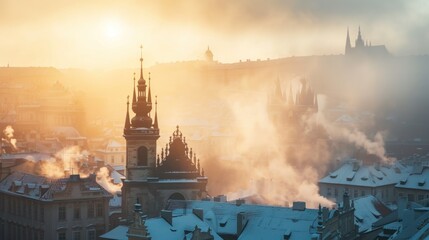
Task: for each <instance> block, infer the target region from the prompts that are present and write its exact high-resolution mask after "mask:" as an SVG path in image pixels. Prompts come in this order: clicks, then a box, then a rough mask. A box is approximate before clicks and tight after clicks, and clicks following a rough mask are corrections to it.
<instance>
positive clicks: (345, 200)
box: [343, 191, 350, 210]
mask: <svg viewBox="0 0 429 240" xmlns="http://www.w3.org/2000/svg"><path fill="white" fill-rule="evenodd" d="M343 209H344V210H348V209H350V197H349V194H348V192H347V191H345V192H344V194H343Z"/></svg>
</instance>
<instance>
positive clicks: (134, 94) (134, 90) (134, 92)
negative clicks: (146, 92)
mask: <svg viewBox="0 0 429 240" xmlns="http://www.w3.org/2000/svg"><path fill="white" fill-rule="evenodd" d="M133 80H134V85H133V106H134V104H135V103H136V102H137V98H136V73H134V78H133Z"/></svg>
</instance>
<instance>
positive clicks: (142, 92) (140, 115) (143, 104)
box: [131, 46, 152, 128]
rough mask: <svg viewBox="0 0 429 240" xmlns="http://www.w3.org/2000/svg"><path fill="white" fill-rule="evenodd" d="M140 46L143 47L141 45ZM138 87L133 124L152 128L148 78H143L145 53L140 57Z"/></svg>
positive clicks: (134, 126)
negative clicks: (148, 100)
mask: <svg viewBox="0 0 429 240" xmlns="http://www.w3.org/2000/svg"><path fill="white" fill-rule="evenodd" d="M140 48H142V47H141V46H140ZM136 87H137V90H135V91H136V92H137V94H136V95H137V96H136V102H135V103H134V102H133V112H134V113H135V114H136V115H135V116H134V117H133V118H132V119H131V126H132V127H133V128H141V127H143V128H151V127H152V118H151V117H150V111H151V110H152V103H149V102H147V94H146V93H147V92H146V88H147V85H146V80H145V79H144V78H143V55H142V56H141V57H140V79H139V80H138V81H137V86H136ZM134 89H135V88H134ZM133 100H134V99H133Z"/></svg>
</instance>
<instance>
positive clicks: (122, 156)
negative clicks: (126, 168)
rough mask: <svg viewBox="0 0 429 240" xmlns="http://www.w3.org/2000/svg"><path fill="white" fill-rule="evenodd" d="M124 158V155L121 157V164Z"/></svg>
mask: <svg viewBox="0 0 429 240" xmlns="http://www.w3.org/2000/svg"><path fill="white" fill-rule="evenodd" d="M124 160H125V157H124V155H121V163H124Z"/></svg>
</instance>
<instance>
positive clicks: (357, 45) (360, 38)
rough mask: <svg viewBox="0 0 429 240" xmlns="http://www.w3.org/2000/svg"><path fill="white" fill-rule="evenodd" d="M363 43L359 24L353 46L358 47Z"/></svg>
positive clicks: (362, 45)
mask: <svg viewBox="0 0 429 240" xmlns="http://www.w3.org/2000/svg"><path fill="white" fill-rule="evenodd" d="M364 46H365V43H364V41H363V39H362V34H361V32H360V26H359V32H358V37H357V39H356V44H355V48H360V47H364Z"/></svg>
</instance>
